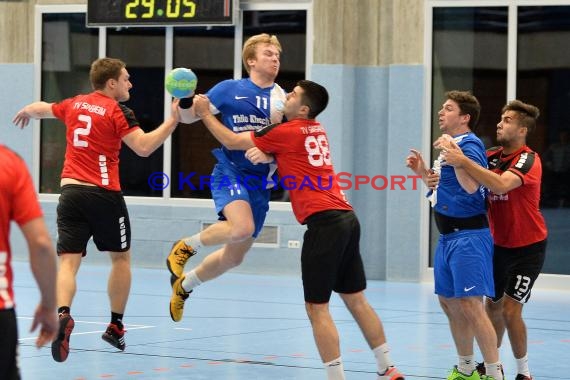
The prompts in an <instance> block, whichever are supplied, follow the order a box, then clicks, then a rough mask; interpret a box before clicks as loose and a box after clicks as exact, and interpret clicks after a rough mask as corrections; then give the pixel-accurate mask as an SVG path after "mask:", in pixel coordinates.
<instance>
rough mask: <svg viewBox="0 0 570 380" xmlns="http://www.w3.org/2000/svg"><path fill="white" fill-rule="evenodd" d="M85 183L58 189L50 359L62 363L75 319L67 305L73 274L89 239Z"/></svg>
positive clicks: (73, 286) (73, 289)
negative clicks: (56, 324) (55, 311)
mask: <svg viewBox="0 0 570 380" xmlns="http://www.w3.org/2000/svg"><path fill="white" fill-rule="evenodd" d="M85 188H87V186H81V185H66V186H63V187H62V189H61V195H60V197H59V202H58V206H57V232H58V239H57V254H58V256H59V265H58V272H57V279H56V297H57V305H58V314H59V332H58V335H57V337H56V339H55V340H54V341H53V342H52V345H51V352H52V356H53V359H54V360H55V361H58V362H63V361H65V360H66V359H67V357H68V355H69V341H70V337H71V332H72V331H73V328H74V327H75V322H74V320H73V318H72V316H71V304H72V303H73V298H74V297H75V293H76V290H77V283H76V276H77V272H78V270H79V267H80V266H81V260H82V257H83V255H85V253H86V246H87V242H88V241H89V239H90V238H91V231H90V227H89V222H88V220H86V219H85V217H84V211H85V207H86V205H88V204H90V199H89V196H88V194H87V193H86V192H85V191H84V190H85Z"/></svg>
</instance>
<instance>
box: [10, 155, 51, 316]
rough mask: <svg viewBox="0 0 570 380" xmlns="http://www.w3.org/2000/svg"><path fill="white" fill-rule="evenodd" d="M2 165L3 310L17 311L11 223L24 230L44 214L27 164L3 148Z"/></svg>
mask: <svg viewBox="0 0 570 380" xmlns="http://www.w3.org/2000/svg"><path fill="white" fill-rule="evenodd" d="M0 162H1V163H2V165H0V310H4V309H12V308H14V289H13V279H14V275H13V272H12V265H11V262H12V252H11V250H10V241H9V239H10V222H11V221H12V220H13V221H15V222H16V223H18V225H20V226H22V225H24V224H26V223H27V222H29V221H31V220H33V219H36V218H39V217H41V216H42V215H43V214H42V210H41V208H40V204H39V202H38V197H37V195H36V192H35V190H34V184H33V182H32V178H31V177H30V173H29V172H28V168H27V167H26V163H25V162H24V160H22V159H21V158H20V157H19V156H18V155H17V154H16V153H14V152H13V151H11V150H10V149H8V148H6V147H5V146H3V145H0Z"/></svg>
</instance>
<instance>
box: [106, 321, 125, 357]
mask: <svg viewBox="0 0 570 380" xmlns="http://www.w3.org/2000/svg"><path fill="white" fill-rule="evenodd" d="M126 332H127V330H125V329H124V328H123V329H122V330H119V328H118V327H117V325H116V324H114V323H109V326H107V331H105V332H104V333H103V335H101V339H103V340H104V341H105V342H107V343H109V344H110V345H111V346H113V347H115V348H118V349H119V350H121V351H125V347H127V345H126V344H125V333H126Z"/></svg>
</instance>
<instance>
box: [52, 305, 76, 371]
mask: <svg viewBox="0 0 570 380" xmlns="http://www.w3.org/2000/svg"><path fill="white" fill-rule="evenodd" d="M73 327H75V322H74V321H73V318H71V315H69V313H61V314H59V332H58V334H57V338H56V339H55V340H54V341H53V342H52V343H51V356H53V360H55V361H56V362H64V361H65V360H66V359H67V357H68V356H69V337H70V336H71V332H72V331H73Z"/></svg>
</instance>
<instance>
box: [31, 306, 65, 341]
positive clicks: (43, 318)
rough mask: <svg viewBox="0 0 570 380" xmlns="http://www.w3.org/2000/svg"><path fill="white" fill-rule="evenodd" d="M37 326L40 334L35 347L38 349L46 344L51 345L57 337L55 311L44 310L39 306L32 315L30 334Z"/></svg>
mask: <svg viewBox="0 0 570 380" xmlns="http://www.w3.org/2000/svg"><path fill="white" fill-rule="evenodd" d="M38 326H39V327H40V333H39V335H38V339H36V347H37V348H40V347H41V346H43V345H45V344H47V343H51V342H52V341H53V340H54V339H55V338H56V336H57V332H58V330H59V323H58V318H57V313H56V311H55V310H54V309H46V308H45V307H43V306H42V305H41V304H39V305H38V306H37V307H36V311H35V313H34V320H33V321H32V327H31V328H30V332H33V331H35V330H36V328H37V327H38Z"/></svg>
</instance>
